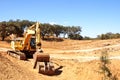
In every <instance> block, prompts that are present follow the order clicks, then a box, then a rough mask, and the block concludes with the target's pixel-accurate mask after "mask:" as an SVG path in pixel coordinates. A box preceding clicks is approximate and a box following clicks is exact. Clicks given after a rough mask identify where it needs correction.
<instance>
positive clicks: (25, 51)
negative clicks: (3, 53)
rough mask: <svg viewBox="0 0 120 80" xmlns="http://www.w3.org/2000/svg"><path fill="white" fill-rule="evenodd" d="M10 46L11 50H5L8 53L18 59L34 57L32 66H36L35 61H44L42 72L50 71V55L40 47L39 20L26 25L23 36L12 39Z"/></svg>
mask: <svg viewBox="0 0 120 80" xmlns="http://www.w3.org/2000/svg"><path fill="white" fill-rule="evenodd" d="M11 47H12V49H13V50H9V51H7V53H8V54H9V55H11V56H13V57H16V58H19V59H20V60H26V59H27V58H29V57H31V56H32V57H33V59H34V66H33V68H36V65H37V62H44V66H43V69H44V70H43V72H45V73H46V74H47V73H48V72H51V70H52V67H53V66H51V65H50V56H49V54H46V53H44V52H43V51H42V49H41V35H40V24H39V22H36V23H35V24H33V25H32V26H30V27H28V28H27V30H26V31H25V32H24V37H23V38H16V39H14V40H12V42H11ZM39 68H41V66H39ZM39 72H40V71H39ZM52 72H53V71H52Z"/></svg>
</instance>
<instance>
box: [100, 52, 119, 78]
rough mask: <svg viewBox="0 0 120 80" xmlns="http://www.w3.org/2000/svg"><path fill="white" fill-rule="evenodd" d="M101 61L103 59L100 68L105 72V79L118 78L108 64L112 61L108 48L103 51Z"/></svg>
mask: <svg viewBox="0 0 120 80" xmlns="http://www.w3.org/2000/svg"><path fill="white" fill-rule="evenodd" d="M100 61H101V66H100V69H101V70H102V73H103V74H104V77H103V80H117V77H116V76H115V75H114V76H113V74H112V73H111V71H110V69H109V67H108V64H109V63H110V62H109V58H108V53H107V50H105V51H103V52H102V53H101V57H100Z"/></svg>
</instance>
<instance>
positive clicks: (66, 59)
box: [0, 39, 120, 80]
mask: <svg viewBox="0 0 120 80" xmlns="http://www.w3.org/2000/svg"><path fill="white" fill-rule="evenodd" d="M119 44H120V39H112V40H85V41H77V40H64V41H62V42H54V41H51V42H46V41H42V48H43V51H44V53H49V54H50V56H51V62H52V64H53V65H54V66H55V69H56V70H57V74H54V75H51V76H50V75H44V74H40V73H38V69H33V59H29V60H28V61H21V60H18V59H16V58H13V57H11V56H9V55H7V54H6V51H7V50H8V49H10V47H9V46H10V44H9V43H8V42H5V41H4V42H2V41H0V80H103V78H104V73H103V72H101V68H100V66H101V62H100V60H99V57H100V56H101V52H102V51H107V52H108V55H109V57H115V58H116V57H117V58H116V59H115V58H114V59H113V58H111V60H109V62H110V63H109V64H108V68H109V71H110V73H111V74H112V76H113V77H115V79H116V80H120V64H119V63H120V60H119V59H120V58H119V56H120V45H119ZM96 57H97V59H96Z"/></svg>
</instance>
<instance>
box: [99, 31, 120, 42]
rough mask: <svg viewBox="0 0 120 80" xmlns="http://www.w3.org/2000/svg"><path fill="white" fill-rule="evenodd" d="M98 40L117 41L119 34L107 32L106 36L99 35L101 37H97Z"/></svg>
mask: <svg viewBox="0 0 120 80" xmlns="http://www.w3.org/2000/svg"><path fill="white" fill-rule="evenodd" d="M97 38H98V39H102V40H104V39H117V38H120V34H119V33H115V34H114V33H111V32H108V33H106V34H101V35H98V36H97Z"/></svg>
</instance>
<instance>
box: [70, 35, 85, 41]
mask: <svg viewBox="0 0 120 80" xmlns="http://www.w3.org/2000/svg"><path fill="white" fill-rule="evenodd" d="M69 38H70V39H74V40H82V39H83V37H82V36H81V35H79V34H70V35H69Z"/></svg>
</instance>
